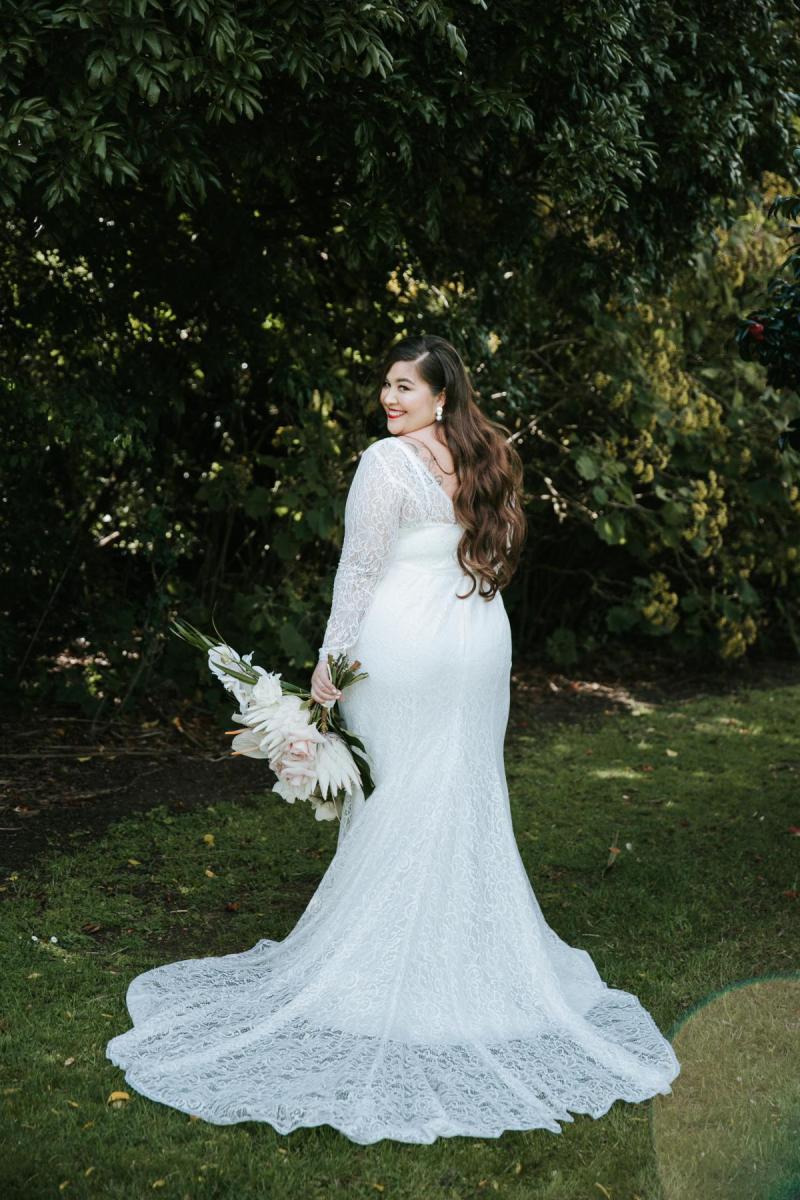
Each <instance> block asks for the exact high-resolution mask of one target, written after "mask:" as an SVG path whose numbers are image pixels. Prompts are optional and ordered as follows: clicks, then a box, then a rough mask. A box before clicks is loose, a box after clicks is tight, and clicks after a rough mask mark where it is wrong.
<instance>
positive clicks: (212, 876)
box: [205, 867, 217, 879]
mask: <svg viewBox="0 0 800 1200" xmlns="http://www.w3.org/2000/svg"><path fill="white" fill-rule="evenodd" d="M205 874H206V875H207V876H208V878H209V879H216V878H217V875H216V872H215V871H212V870H211V869H210V868H209V867H206V869H205Z"/></svg>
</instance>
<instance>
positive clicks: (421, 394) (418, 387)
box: [381, 362, 445, 433]
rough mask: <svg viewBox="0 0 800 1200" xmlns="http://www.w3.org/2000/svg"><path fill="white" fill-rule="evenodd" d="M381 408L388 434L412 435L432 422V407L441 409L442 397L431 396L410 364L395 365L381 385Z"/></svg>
mask: <svg viewBox="0 0 800 1200" xmlns="http://www.w3.org/2000/svg"><path fill="white" fill-rule="evenodd" d="M381 404H382V405H383V408H384V411H385V413H386V424H387V427H388V429H389V432H390V433H413V432H414V431H415V430H417V429H424V428H425V426H426V425H431V424H432V423H433V422H434V421H435V420H436V405H437V404H441V405H442V406H444V404H445V393H444V391H442V392H440V393H439V394H438V395H434V393H433V392H432V391H431V389H430V386H429V385H428V384H427V383H426V382H425V380H424V379H423V378H422V376H421V375H420V374H419V371H418V370H417V368H416V366H415V365H414V363H413V362H395V363H392V365H391V367H390V368H389V371H388V373H387V375H386V378H385V379H384V381H383V387H382V388H381ZM395 413H396V414H397V415H392V414H395Z"/></svg>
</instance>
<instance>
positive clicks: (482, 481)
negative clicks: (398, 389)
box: [378, 334, 528, 600]
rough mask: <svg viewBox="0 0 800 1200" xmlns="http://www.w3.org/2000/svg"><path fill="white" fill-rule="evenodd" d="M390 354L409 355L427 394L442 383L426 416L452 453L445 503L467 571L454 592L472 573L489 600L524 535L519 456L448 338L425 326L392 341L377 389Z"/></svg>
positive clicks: (504, 582) (507, 574) (503, 582)
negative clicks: (437, 417)
mask: <svg viewBox="0 0 800 1200" xmlns="http://www.w3.org/2000/svg"><path fill="white" fill-rule="evenodd" d="M396 362H411V363H413V364H414V366H415V367H416V368H417V370H418V371H419V374H420V376H421V377H422V378H423V379H424V380H425V382H426V383H427V384H428V385H429V387H430V389H431V391H432V392H433V394H434V395H438V394H439V393H440V392H441V391H442V390H443V389H444V390H445V393H446V395H445V402H444V404H443V406H442V420H441V421H435V422H434V430H435V433H436V436H437V437H438V438H439V440H440V441H442V442H443V443H444V444H445V445H446V446H447V448H448V449H449V451H450V453H451V455H452V457H453V466H454V467H455V471H456V475H457V477H458V487H457V489H456V491H455V494H454V496H453V509H454V511H455V515H456V517H457V519H458V521H459V524H460V525H462V526H463V528H464V536H463V537H462V538H461V541H460V542H459V543H458V548H457V557H458V562H459V565H460V566H461V568H462V570H464V571H465V572H466V574H467V575H470V576H471V577H472V587H471V588H470V590H469V591H468V592H467V594H466V596H459V599H460V600H466V599H467V597H468V596H470V595H472V593H473V592H474V590H475V585H476V582H477V580H476V576H478V577H480V581H481V582H480V587H479V591H478V595H480V596H482V597H483V598H484V599H485V600H491V599H492V598H493V597H494V595H495V593H496V592H497V591H502V590H503V588H505V587H507V586H508V584H509V583H510V582H511V579H512V577H513V575H514V572H515V571H516V569H517V567H518V565H519V560H520V555H521V553H522V548H523V546H524V545H525V541H526V538H527V536H528V522H527V519H526V517H525V512H524V509H523V498H524V491H523V466H522V459H521V458H520V456H519V454H518V453H517V451H516V449H515V448H514V446H513V445H512V443H511V442H510V440H509V438H510V436H511V435H510V434H509V431H508V429H507V428H506V426H505V425H501V424H500V423H499V422H497V421H490V420H489V418H488V417H486V416H485V415H484V414H483V413H482V412H481V410H480V408H479V406H478V404H477V402H476V392H475V390H474V388H473V387H472V384H471V382H470V379H469V376H468V374H467V370H466V367H465V366H464V363H463V362H462V360H461V357H460V355H459V353H458V351H457V350H456V349H455V347H454V346H452V345H451V344H450V342H448V341H446V340H445V339H444V338H441V337H436V336H434V335H433V334H423V335H420V336H417V337H406V338H403V339H402V340H401V341H399V342H396V343H395V344H394V345H393V346H391V347H390V349H389V350H388V351H387V354H386V357H385V359H384V361H383V363H382V364H381V373H380V380H379V383H378V388H379V389H380V387H382V385H383V381H384V379H385V378H386V375H387V374H388V371H389V368H390V367H391V366H392V364H393V363H396ZM484 583H485V584H486V585H487V589H488V590H486V591H484V589H483V585H484Z"/></svg>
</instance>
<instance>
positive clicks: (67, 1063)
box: [64, 1058, 75, 1067]
mask: <svg viewBox="0 0 800 1200" xmlns="http://www.w3.org/2000/svg"><path fill="white" fill-rule="evenodd" d="M74 1062H75V1059H74V1058H65V1059H64V1066H65V1067H71V1066H72V1064H73V1063H74Z"/></svg>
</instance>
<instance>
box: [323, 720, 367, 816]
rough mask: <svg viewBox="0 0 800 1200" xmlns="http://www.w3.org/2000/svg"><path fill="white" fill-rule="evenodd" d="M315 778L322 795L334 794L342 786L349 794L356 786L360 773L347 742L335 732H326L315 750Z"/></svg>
mask: <svg viewBox="0 0 800 1200" xmlns="http://www.w3.org/2000/svg"><path fill="white" fill-rule="evenodd" d="M317 779H318V781H319V790H320V792H321V793H322V795H323V796H324V797H327V796H328V793H329V792H330V796H331V797H333V796H335V795H336V794H337V793H338V792H339V791H340V790H341V789H342V788H344V790H345V791H346V792H347V794H348V795H349V794H350V792H351V791H352V789H353V787H354V786H355V787H358V784H359V781H360V775H359V772H358V767H357V766H356V762H355V759H354V758H353V755H352V753H351V751H350V747H349V746H348V745H347V743H346V742H345V741H344V740H343V739H342V738H340V737H339V736H338V734H335V733H328V734H327V735H326V737H325V740H324V742H323V743H322V744H321V746H320V747H319V749H318V751H317ZM329 802H330V801H329Z"/></svg>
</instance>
